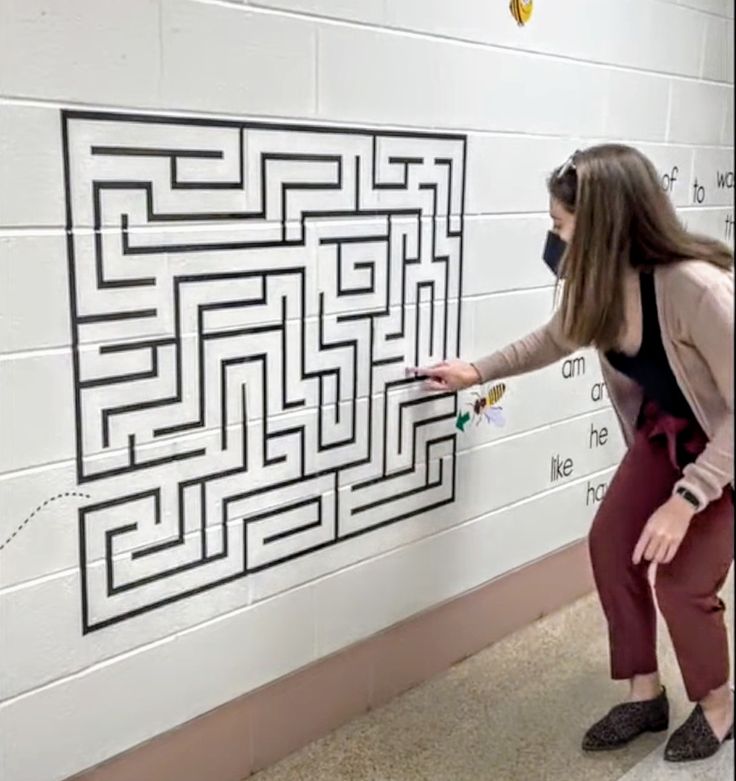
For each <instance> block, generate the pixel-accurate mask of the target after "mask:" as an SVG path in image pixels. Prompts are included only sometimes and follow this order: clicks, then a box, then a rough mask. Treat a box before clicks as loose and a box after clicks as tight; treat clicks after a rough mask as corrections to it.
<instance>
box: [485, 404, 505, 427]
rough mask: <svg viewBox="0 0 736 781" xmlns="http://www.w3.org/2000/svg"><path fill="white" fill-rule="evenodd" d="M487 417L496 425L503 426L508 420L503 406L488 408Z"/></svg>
mask: <svg viewBox="0 0 736 781" xmlns="http://www.w3.org/2000/svg"><path fill="white" fill-rule="evenodd" d="M486 417H487V418H488V420H489V421H490V422H491V423H493V424H494V425H496V426H503V424H504V423H505V422H506V420H505V419H504V416H503V410H502V409H501V407H491V408H490V409H489V410H488V412H487V414H486Z"/></svg>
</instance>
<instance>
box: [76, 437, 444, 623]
mask: <svg viewBox="0 0 736 781" xmlns="http://www.w3.org/2000/svg"><path fill="white" fill-rule="evenodd" d="M448 441H451V442H452V443H453V448H454V445H455V442H456V440H455V437H454V436H452V437H448ZM451 460H452V464H451V466H452V468H451V470H450V471H451V477H450V487H449V496H447V497H443V498H441V499H439V500H436V501H430V502H428V503H426V504H423V505H422V506H420V507H417V508H414V509H412V510H408V511H405V512H402V513H399V514H397V515H395V516H394V517H392V518H389V519H385V520H383V521H378V522H376V523H374V524H372V525H370V526H364V527H361V528H359V529H356V530H354V531H351V532H346V533H343V534H342V535H341V536H340V537H339V538H333V539H330V540H327V541H324V542H321V543H317V544H314V545H311V546H309V547H307V548H305V549H303V550H297V551H294V552H292V553H289V554H286V555H283V556H280V557H278V558H275V559H273V560H271V561H269V562H267V563H265V564H261V565H257V566H253V567H247V566H245V567H243V568H242V570H241V571H238V572H236V573H232V574H229V575H226V576H223V577H218V578H215V579H213V580H211V581H209V582H205V583H202V584H200V585H198V586H195V587H190V588H184V589H182V590H181V591H179V592H178V593H175V594H172V595H170V596H168V597H165V598H158V599H153V600H151V601H150V602H149V603H147V604H145V605H142V606H138V607H135V608H128V609H123V610H122V611H121V612H119V613H117V614H114V615H112V616H109V617H107V618H101V619H96V620H95V619H94V618H93V617H92V616H91V611H90V594H89V590H90V577H89V572H90V570H91V569H93V568H95V567H96V566H99V565H97V564H94V563H92V562H88V561H87V558H86V556H85V551H86V545H87V536H88V529H87V521H86V516H87V515H89V513H90V510H91V508H85V509H83V510H81V511H80V522H79V545H80V552H81V555H80V569H81V575H82V577H81V596H82V631H83V633H84V634H88V633H90V632H93V631H96V630H100V629H103V628H106V627H109V626H113V625H115V624H118V623H120V622H122V621H126V620H129V619H131V618H134V617H136V616H139V615H143V614H145V613H148V612H150V611H152V610H156V609H159V608H162V607H165V606H167V605H172V604H175V603H177V602H179V601H181V600H182V599H186V598H189V597H194V596H196V595H198V594H202V593H205V592H207V591H209V590H211V589H213V588H217V587H219V586H223V585H226V584H227V583H232V582H235V581H237V580H240V579H241V578H243V577H247V576H248V575H249V574H255V573H257V572H261V571H264V570H267V569H270V568H272V567H275V566H281V565H284V564H286V563H288V562H291V561H295V560H297V559H299V558H301V557H302V556H305V555H308V554H311V553H316V552H317V551H319V550H324V549H326V548H329V547H332V546H334V545H336V544H339V543H340V542H342V541H344V540H349V539H352V538H355V537H359V536H361V535H363V534H367V533H370V532H375V531H377V530H379V529H382V528H386V527H388V526H391V525H393V524H395V523H399V522H401V521H405V520H408V519H409V518H413V517H416V516H419V515H424V514H426V513H428V512H431V511H433V510H436V509H438V508H440V507H443V506H446V505H449V504H452V503H453V502H454V501H455V490H456V460H455V452H454V449H453V454H452V458H451ZM427 473H428V474H429V469H428V470H427ZM443 480H444V468H443V467H440V469H439V478H438V480H428V481H427V484H426V486H425V488H424V489H421V488H419V489H416V491H415V493H421V492H422V491H423V490H431V489H433V488H435V487H438V486H441V485H442V484H443V482H442V481H443ZM157 490H158V489H157ZM155 494H156V491H153V492H150V494H149V495H150V496H151V497H154V496H155ZM338 496H339V494H338V493H337V492H335V493H334V494H333V501H337V498H338ZM320 503H321V504H322V503H323V500H322V497H320ZM95 509H99V506H98V507H97V508H95ZM335 517H338V516H337V515H335ZM257 520H263V518H257ZM159 522H160V521H159ZM243 523H244V526H246V527H247V525H248V521H247V520H244V521H243ZM133 526H134V525H132V524H131V525H127V526H126V527H124V529H125V530H126V531H130V530H132V528H133ZM304 527H305V528H302V529H301V530H300V531H301V532H302V533H303V532H304V531H305V530H306V527H309V528H313V527H314V524H313V523H309V524H305V525H304ZM123 533H124V532H120V534H123ZM113 536H118V535H113ZM227 539H228V536H227V535H225V537H224V542H225V544H226V543H227ZM247 539H248V535H247V530H244V532H243V545H244V548H245V550H244V554H243V555H244V558H243V560H244V561H246V562H247ZM274 541H275V540H273V539H272V540H271V542H274ZM111 547H112V546H111V545H110V546H108V545H106V546H105V562H104V567H105V580H106V586H107V595H108V596H113V595H115V594H119V593H121V592H125V591H129V590H131V589H133V588H136V587H137V588H140V587H141V586H143V585H146V584H151V583H156V582H159V581H161V580H164V579H166V578H169V577H173V576H175V575H177V574H182V573H184V572H188V571H191V570H194V569H198V568H201V567H206V566H207V565H212V564H214V563H216V562H218V561H222V560H225V559H227V555H228V554H227V548H226V547H225V548H223V550H222V551H220V552H218V553H216V554H210V555H208V556H206V558H205V557H204V556H203V557H201V558H200V559H198V560H194V561H190V562H186V563H183V564H180V565H178V566H176V567H174V568H171V569H169V570H167V571H164V572H158V573H156V574H154V575H150V576H148V577H145V578H141V579H140V580H139V581H137V582H136V583H135V584H134V585H129V584H124V585H118V586H116V585H115V583H114V559H113V556H112V550H111ZM161 547H162V548H163V547H164V546H163V545H162V546H161ZM167 547H169V546H168V544H167Z"/></svg>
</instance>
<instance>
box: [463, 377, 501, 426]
mask: <svg viewBox="0 0 736 781" xmlns="http://www.w3.org/2000/svg"><path fill="white" fill-rule="evenodd" d="M505 393H506V386H505V385H504V384H503V383H502V382H501V383H499V384H498V385H494V386H492V387H491V388H485V389H484V390H483V393H477V392H476V393H475V400H474V401H472V402H470V406H471V407H472V408H473V413H474V414H475V418H476V420H475V425H476V426H477V425H478V424H479V423H480V422H481V420H483V419H484V418H485V419H486V420H487V421H488V422H489V423H493V424H494V425H495V426H503V424H504V422H505V421H504V417H503V408H502V407H499V406H498V402H499V401H501V399H502V398H503V396H504V394H505Z"/></svg>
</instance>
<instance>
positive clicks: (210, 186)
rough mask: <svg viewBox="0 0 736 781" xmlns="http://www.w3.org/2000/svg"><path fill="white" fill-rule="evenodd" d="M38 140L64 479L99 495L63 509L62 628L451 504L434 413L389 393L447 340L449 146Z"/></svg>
mask: <svg viewBox="0 0 736 781" xmlns="http://www.w3.org/2000/svg"><path fill="white" fill-rule="evenodd" d="M107 122H109V123H110V124H109V125H107V127H105V123H107ZM146 124H148V125H151V126H152V127H153V126H155V127H156V130H155V131H154V132H153V133H151V134H149V135H150V136H151V137H154V136H155V139H156V141H155V143H150V138H149V139H148V140H145V138H144V137H145V135H146V133H145V132H138V131H137V132H134V133H128V129H130V128H131V127H133V126H134V125H138V127H139V128H140V127H142V126H144V125H146ZM78 126H79V127H82V128H84V132H85V135H84V136H83V137H79V136H77V134H76V128H77V127H78ZM177 127H209V128H222V129H223V130H226V131H227V136H226V137H225V136H224V135H222V137H220V138H217V137H216V136H214V137H212V138H208V137H205V135H204V134H201V133H200V134H198V136H199V137H197V138H196V139H195V140H194V143H192V134H184V133H177V132H176V128H177ZM162 130H163V131H164V132H163V133H162V132H161V131H162ZM233 130H234V131H235V133H233V132H232V131H233ZM249 130H258V131H263V132H262V133H260V132H259V134H258V135H250V136H249V135H247V134H248V131H249ZM269 132H272V133H280V135H278V136H277V135H274V136H272V137H271V138H269V136H268V133H269ZM310 132H316V133H320V134H321V136H322V140H321V141H320V143H319V144H316V143H315V139H314V138H310V137H309V133H310ZM284 133H291V134H293V135H292V136H285V135H284ZM126 135H127V137H128V138H133V139H135V141H134V142H133V143H130V142H127V141H123V140H122V139H126ZM177 135H178V136H179V137H180V140H181V142H182V143H180V144H177V143H176V137H177ZM185 135H186V137H185ZM347 136H353V137H360V138H362V139H363V140H364V141H365V142H366V143H365V144H364V143H363V140H361V141H360V142H358V143H346V137H347ZM89 138H91V139H93V142H90V141H88V140H87V139H89ZM163 138H166V139H167V142H166V143H160V142H161V140H162V139H163ZM170 138H171V139H173V142H170V141H168V139H170ZM325 139H326V140H327V143H325V141H324V140H325ZM397 139H404V140H405V141H407V140H412V139H415V140H416V143H415V144H409V143H398V141H397ZM62 141H63V152H64V174H65V189H66V209H67V246H68V258H69V291H70V308H71V314H72V317H71V322H72V348H73V356H74V357H73V360H74V378H75V380H74V381H75V414H76V426H77V430H76V434H77V445H76V459H77V472H78V476H79V479H80V482H83V481H85V480H86V481H95V480H96V481H98V482H97V489H98V490H99V491H100V492H101V493H102V494H103V495H104V494H107V495H108V496H110V497H111V498H110V499H107V500H103V501H100V500H97V501H96V502H95V503H93V504H90V505H88V506H86V507H83V508H81V509H80V513H79V544H80V567H81V571H82V608H83V609H82V620H83V631H84V632H89V631H94V630H96V629H100V628H102V627H103V626H109V625H111V624H114V623H117V622H119V621H123V620H126V619H128V618H131V617H133V616H134V615H139V614H141V613H143V612H147V611H148V610H153V609H156V608H159V607H162V606H163V605H166V604H171V603H174V602H177V601H179V600H180V599H183V598H185V597H188V596H193V595H194V594H196V593H200V592H202V591H206V590H208V589H209V588H213V587H216V586H218V585H221V584H223V583H226V582H228V581H232V580H235V579H237V578H240V577H245V576H247V575H248V574H249V573H253V572H258V571H261V570H264V569H267V568H269V567H272V566H279V565H283V564H285V563H286V562H289V561H293V560H296V559H297V558H298V557H300V556H303V555H307V554H309V553H312V552H314V551H317V550H319V549H321V548H324V547H327V546H330V545H334V544H337V543H338V542H339V541H341V540H342V539H348V538H350V537H354V536H357V535H360V534H364V533H367V532H368V531H373V530H376V529H380V528H382V527H385V526H388V525H390V524H392V523H397V522H400V521H403V520H406V519H408V518H412V517H415V516H420V515H423V514H426V513H428V512H431V511H432V510H433V509H435V508H438V507H442V506H444V505H446V504H449V503H451V502H452V501H454V496H455V475H456V456H457V441H456V437H455V431H454V425H453V424H454V420H455V417H456V414H457V409H458V401H457V398H456V396H455V395H454V394H438V395H431V396H430V395H422V396H420V397H417V396H416V395H415V393H412V391H419V388H420V387H421V381H418V380H417V379H416V378H413V377H412V378H406V377H401V378H400V379H395V378H394V377H395V375H396V374H399V373H400V372H399V369H400V366H401V365H402V364H404V363H406V362H407V358H409V357H412V358H413V361H412V363H418V362H419V359H420V356H421V357H422V358H423V359H426V358H425V356H428V358H429V359H435V358H437V359H441V358H447V357H450V355H451V348H450V344H449V342H450V336H451V329H454V335H455V338H456V340H457V345H456V349H457V347H459V344H460V328H459V320H460V309H461V298H462V246H463V214H464V208H465V193H464V188H465V165H466V139H465V137H464V136H460V135H450V134H444V133H443V134H436V133H421V132H403V131H400V132H393V131H383V130H377V129H376V130H372V129H364V128H363V129H357V128H354V129H352V130H351V129H346V128H342V127H336V128H330V127H320V128H318V129H315V128H313V127H311V126H303V125H280V124H276V123H246V122H231V121H224V122H222V121H219V120H210V119H204V120H203V119H194V120H193V119H190V118H183V117H182V118H175V119H174V120H173V121H170V118H167V117H153V116H144V115H125V114H119V113H118V114H112V113H110V114H104V113H100V112H77V111H63V112H62ZM450 142H451V143H450ZM454 142H459V143H458V144H457V145H456V146H454ZM448 143H450V146H453V148H452V149H450V146H448ZM236 144H237V149H235V148H234V147H235V145H236ZM256 144H257V145H258V148H257V149H256V146H255V145H256ZM287 144H291V145H292V149H291V150H287V151H284V148H285V147H286V145H287ZM261 145H263V147H264V149H261V148H260V146H261ZM269 145H272V147H275V148H271V149H268V147H269ZM330 146H331V147H332V148H328V149H327V151H324V150H325V147H330ZM317 147H319V148H317ZM72 148H73V155H72V151H71V149H72ZM440 148H441V150H440ZM443 152H444V154H443ZM251 153H252V154H251ZM448 153H449V154H448ZM85 157H86V159H87V160H88V162H89V164H90V165H89V167H87V168H86V169H85V170H86V171H91V172H92V175H91V177H90V178H89V179H81V178H80V180H79V181H76V179H75V177H76V171H75V170H72V166H71V161H72V160H74V164H75V165H77V164H79V163H81V162H84V161H85ZM126 161H129V162H126ZM148 161H150V162H148ZM97 163H99V164H100V167H99V168H98V169H97V170H95V168H94V166H95V165H96V164H97ZM251 163H252V164H253V167H252V168H251V167H250V166H251ZM233 169H236V170H233ZM103 171H104V175H101V174H99V173H98V172H103ZM127 172H130V174H131V175H130V176H127V175H126V173H127ZM251 173H252V176H251V175H250V174H251ZM167 179H168V183H167V182H166V180H167ZM80 188H82V189H81V190H80ZM187 190H192V191H197V192H195V193H193V197H195V198H198V199H199V200H196V201H193V200H192V199H191V198H190V197H185V195H184V192H185V191H187ZM208 190H211V191H213V193H214V191H218V190H219V191H227V190H229V191H231V192H232V196H231V195H228V194H227V193H224V192H223V193H222V197H220V198H219V199H218V198H215V197H214V195H213V197H210V198H209V203H210V204H217V206H216V207H215V208H209V209H202V208H201V204H202V199H203V198H205V197H206V195H205V193H206V191H208ZM381 191H383V192H384V193H385V195H384V196H380V197H379V195H378V194H379V193H380V192H381ZM176 192H181V193H182V194H181V195H180V196H179V197H178V198H174V197H173V195H174V193H176ZM198 193H199V195H198ZM73 195H74V198H73V197H72V196H73ZM75 199H77V200H75ZM79 199H83V200H79ZM78 203H83V204H84V208H79V207H75V206H74V204H78ZM193 205H194V206H195V207H196V209H193V208H191V207H192V206H193ZM180 206H181V207H186V208H180ZM241 206H242V207H243V208H238V207H241ZM320 207H321V208H320ZM327 207H329V208H327ZM75 208H77V210H78V211H79V212H80V214H78V215H76V217H77V219H76V220H75V214H74V210H75ZM82 211H83V212H84V213H85V215H86V214H87V213H89V214H90V215H91V220H90V221H91V223H92V233H91V234H89V235H88V234H87V233H86V232H85V230H86V229H85V226H83V225H82V224H81V212H82ZM443 211H444V212H445V213H444V214H443V213H442V212H443ZM140 218H143V219H145V220H146V221H147V222H146V224H145V225H143V226H140V227H139V226H137V225H136V223H137V222H138V221H139V219H140ZM84 220H85V221H87V220H89V218H88V217H86V216H85V217H84ZM110 220H112V222H110ZM371 221H372V222H373V223H374V224H373V225H369V224H368V223H369V222H371ZM375 223H377V225H376V224H375ZM108 224H110V225H111V226H112V227H111V228H108V227H107V226H108ZM233 225H234V226H236V229H237V230H238V231H241V230H242V233H240V235H235V236H234V235H233V232H232V231H226V230H225V229H224V227H223V226H227V227H228V228H231V227H232V226H233ZM343 226H346V227H343ZM246 228H247V232H246V231H245V229H246ZM269 231H270V233H269ZM361 231H362V233H363V235H362V236H360V235H356V234H357V233H358V232H361ZM425 231H426V233H425ZM169 238H170V239H172V241H168V239H169ZM315 241H316V246H317V247H320V248H324V249H326V250H327V253H326V254H325V253H323V252H321V254H320V255H319V265H314V264H313V259H312V258H311V257H310V258H305V259H304V263H299V262H296V263H295V262H294V258H293V257H292V258H289V255H288V254H283V253H279V254H278V255H277V254H276V253H277V252H278V250H283V249H285V250H289V249H290V248H292V247H305V248H310V249H311V248H313V247H314V246H315ZM308 242H309V244H308ZM266 249H273V250H275V252H274V253H273V254H272V256H271V257H263V256H258V255H255V256H254V255H253V254H252V252H249V250H266ZM207 253H210V255H212V253H217V256H216V257H215V256H208V255H207ZM331 253H332V254H331ZM177 254H181V255H182V257H181V258H177V257H176V256H177ZM292 254H293V252H292ZM185 255H187V256H189V257H190V258H192V260H189V261H187V260H186V259H185V258H184V257H183V256H185ZM121 257H122V258H125V257H129V258H131V259H133V258H137V260H135V261H133V260H131V261H130V262H129V264H128V265H127V266H126V263H125V261H124V260H123V261H122V263H121V261H120V258H121ZM149 258H150V260H149ZM285 258H286V259H287V261H286V263H284V259H285ZM113 259H116V260H118V263H119V264H120V263H121V265H120V269H118V268H117V267H115V268H116V270H115V272H113V271H112V266H111V265H110V264H111V261H112V260H113ZM194 259H196V262H195V260H194ZM297 260H299V258H297ZM77 263H78V264H79V265H77ZM324 263H327V264H328V265H327V267H326V270H327V275H326V277H324V279H322V278H321V277H322V274H323V273H324V271H323V269H324V268H325V266H324V265H323V264H324ZM397 264H398V265H397ZM194 265H197V266H201V268H202V273H193V272H192V271H191V267H192V266H194ZM256 265H258V266H264V265H265V266H266V268H254V266H256ZM223 266H224V267H225V271H223V270H222V268H223ZM228 266H229V268H228ZM244 266H246V268H243V267H244ZM248 266H250V268H247V267H248ZM283 266H288V268H284V267H283ZM410 266H413V267H414V268H413V269H410V268H409V267H410ZM187 267H189V268H187ZM130 269H135V270H134V271H130ZM184 271H186V272H187V273H182V272H184ZM318 271H321V272H322V273H317V272H318ZM125 273H129V274H130V277H129V278H126V277H125ZM382 274H384V275H385V277H382V276H381V275H382ZM80 275H83V276H81V277H80ZM78 277H80V278H82V280H83V282H84V284H83V285H82V286H80V287H78V286H77V282H78ZM324 280H326V281H324ZM202 283H205V284H204V286H203V285H202ZM308 284H309V287H307V285H308ZM157 286H158V287H159V290H155V291H153V294H152V293H151V292H147V291H146V288H148V289H151V288H156V287H157ZM320 286H321V287H320ZM315 288H316V290H315ZM125 291H131V293H133V292H135V293H136V295H135V297H134V296H133V295H130V296H128V300H126V299H125V298H121V297H120V294H121V293H124V292H125ZM156 294H158V295H157V296H156ZM162 296H166V303H165V304H161V303H159V302H160V301H161V298H162ZM135 298H137V300H138V303H137V305H136V304H133V303H129V301H131V300H134V299H135ZM93 301H97V302H100V303H97V304H95V305H94V306H90V304H91V302H93ZM409 301H411V303H409ZM450 302H452V311H451V306H450ZM111 310H112V311H111ZM261 310H263V311H261ZM412 310H413V311H412ZM169 318H170V321H171V322H170V325H165V326H164V327H163V328H162V329H161V332H157V328H158V326H159V324H161V325H162V326H163V325H164V323H168V321H169V320H168V319H169ZM258 318H263V319H262V320H258ZM118 326H119V330H118V331H117V332H115V330H114V329H115V327H118ZM412 328H413V330H412ZM438 329H439V330H438ZM135 331H137V332H138V334H137V335H135ZM105 332H107V334H106V333H105ZM341 332H342V333H341ZM131 334H132V335H131ZM81 339H83V340H84V351H83V352H82V351H80V340H81ZM189 339H191V342H189V341H187V340H189ZM195 340H196V341H195ZM392 346H393V347H394V348H395V349H392ZM412 353H413V354H412ZM115 357H118V358H119V360H120V365H119V366H116V365H115V363H114V359H115ZM167 384H168V385H167ZM121 386H125V388H126V391H127V392H128V393H127V395H128V398H127V399H126V400H125V401H124V402H123V401H122V400H121V398H120V389H121ZM108 389H109V392H108ZM116 389H117V390H116ZM251 390H252V393H251ZM116 395H117V396H118V398H117V399H116ZM174 405H179V407H178V408H177V409H176V410H174V409H172V407H173V406H174ZM182 405H183V406H184V407H185V409H182ZM359 405H360V407H359ZM381 411H383V414H382V418H383V419H382V420H379V419H377V417H378V415H380V414H381ZM177 413H178V414H179V415H180V418H177V417H175V416H176V415H177ZM128 415H130V416H132V420H131V422H129V421H128V420H127V419H126V416H128ZM305 416H306V417H305ZM238 418H240V419H239V420H238ZM389 421H390V422H389ZM89 426H92V427H93V428H91V429H87V427H89ZM124 429H125V430H124ZM129 429H132V430H129ZM397 429H398V430H397ZM85 433H87V434H88V435H89V439H87V438H86V437H85ZM150 440H153V441H150ZM93 450H97V451H98V452H96V453H94V454H91V453H90V452H87V451H93ZM205 457H206V458H207V460H206V461H204V460H202V459H203V458H205ZM175 462H178V463H175ZM133 472H136V473H137V474H138V476H137V477H136V483H138V484H139V485H141V488H139V489H138V491H137V493H135V492H134V493H131V492H128V495H127V496H120V495H118V496H112V494H113V493H114V492H115V491H121V492H122V491H124V489H125V484H124V483H123V482H122V479H123V477H124V476H125V475H132V473H133ZM170 532H171V533H170ZM231 535H232V536H231ZM162 537H163V539H162ZM90 546H91V547H90ZM126 546H127V548H128V549H129V550H125V548H126ZM241 546H242V547H241ZM200 573H201V574H200ZM130 594H135V595H136V596H135V598H134V600H133V601H131V600H130V599H129V598H128V595H130Z"/></svg>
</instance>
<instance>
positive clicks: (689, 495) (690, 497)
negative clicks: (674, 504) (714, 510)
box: [675, 486, 700, 510]
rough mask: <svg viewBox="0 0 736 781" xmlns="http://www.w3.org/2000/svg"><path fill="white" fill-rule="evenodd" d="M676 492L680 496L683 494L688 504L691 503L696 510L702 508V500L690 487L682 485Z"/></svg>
mask: <svg viewBox="0 0 736 781" xmlns="http://www.w3.org/2000/svg"><path fill="white" fill-rule="evenodd" d="M675 493H676V494H677V495H678V496H681V497H682V498H683V499H684V500H685V501H686V502H687V503H688V504H691V505H692V506H693V507H694V508H695V509H696V510H699V509H700V500H699V499H698V497H697V496H695V494H694V493H693V492H692V491H690V490H689V489H687V488H685V487H684V486H680V487H679V488H678V489H677V491H676V492H675Z"/></svg>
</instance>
